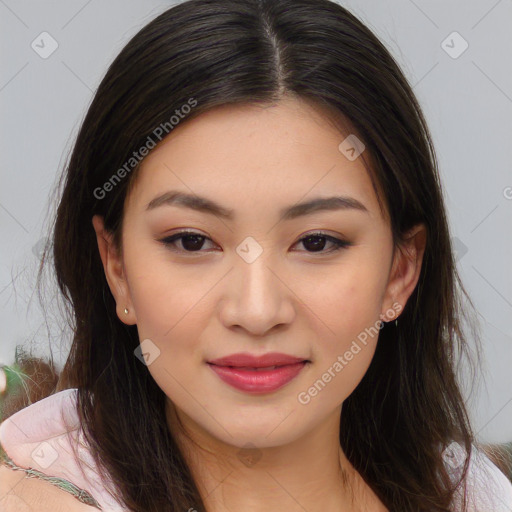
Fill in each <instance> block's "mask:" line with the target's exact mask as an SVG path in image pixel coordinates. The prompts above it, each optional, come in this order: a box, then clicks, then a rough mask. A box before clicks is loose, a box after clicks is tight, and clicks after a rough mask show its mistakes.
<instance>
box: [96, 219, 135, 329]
mask: <svg viewBox="0 0 512 512" xmlns="http://www.w3.org/2000/svg"><path fill="white" fill-rule="evenodd" d="M92 225H93V227H94V231H95V232H96V240H97V242H98V249H99V252H100V257H101V261H102V263H103V269H104V271H105V277H106V279H107V283H108V286H109V288H110V291H111V292H112V295H113V296H114V299H115V301H116V312H117V316H118V318H119V320H121V322H123V323H125V324H127V325H134V324H136V323H137V318H136V316H135V310H134V308H133V304H132V301H131V298H130V290H129V288H128V283H127V281H126V279H125V273H124V267H123V261H122V258H121V255H120V254H119V251H118V250H117V248H116V247H115V244H114V242H113V234H112V233H111V232H109V231H106V230H105V227H104V224H103V218H102V217H100V216H99V215H94V217H93V218H92ZM125 309H127V310H128V313H125Z"/></svg>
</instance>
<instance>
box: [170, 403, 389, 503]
mask: <svg viewBox="0 0 512 512" xmlns="http://www.w3.org/2000/svg"><path fill="white" fill-rule="evenodd" d="M340 409H341V407H340V408H339V409H336V410H335V411H334V412H333V414H332V415H331V416H330V417H329V418H328V419H327V420H326V421H325V422H323V423H322V424H321V425H319V426H318V427H317V428H316V429H315V430H314V431H312V432H309V433H307V434H306V435H304V436H303V437H301V438H299V439H296V440H294V441H292V442H290V443H288V444H286V445H280V446H272V447H268V446H266V447H261V448H258V447H256V446H254V445H253V444H251V443H246V444H245V445H243V446H242V447H238V446H233V445H230V444H226V443H224V442H222V441H220V440H219V439H215V438H213V437H212V436H210V435H209V434H208V432H206V431H205V430H203V429H202V428H200V427H199V426H198V425H197V424H196V423H194V422H193V421H192V420H191V419H190V418H189V417H187V416H185V415H184V414H183V413H181V412H180V413H178V414H177V412H176V409H175V408H174V406H172V405H171V404H170V402H168V407H167V416H168V422H169V427H170V429H171V432H172V433H173V436H174V438H175V439H176V442H177V443H178V446H179V447H180V449H181V452H182V453H183V456H184V457H185V460H186V462H187V464H188V466H189V468H190V470H191V473H192V475H193V477H194V480H195V482H196V485H197V486H198V489H199V492H200V494H201V497H202V499H203V502H204V504H205V506H206V510H207V511H208V512H226V511H228V510H244V511H250V512H264V511H265V512H267V511H268V510H288V511H294V512H295V511H297V512H304V511H305V510H307V511H308V512H316V511H318V512H320V511H322V512H331V511H332V512H334V511H336V512H339V511H340V510H342V511H344V512H355V511H357V510H368V511H369V510H372V511H373V510H378V509H373V508H368V507H369V505H370V502H369V501H367V500H368V496H369V494H368V492H366V494H365V497H364V498H363V497H362V493H361V489H362V486H364V482H363V481H362V479H361V477H360V475H359V474H358V473H357V472H356V471H355V469H354V468H353V466H352V465H351V464H350V462H349V461H348V459H347V458H346V456H345V454H344V453H343V450H342V449H341V447H340V444H339V426H340V422H339V419H340V412H341V411H340ZM370 494H371V493H370ZM371 499H372V500H373V501H374V500H375V498H374V497H371ZM384 510H385V509H384Z"/></svg>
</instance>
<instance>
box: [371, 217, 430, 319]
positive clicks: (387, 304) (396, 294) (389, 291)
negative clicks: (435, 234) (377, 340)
mask: <svg viewBox="0 0 512 512" xmlns="http://www.w3.org/2000/svg"><path fill="white" fill-rule="evenodd" d="M404 238H405V240H404V241H403V242H401V243H400V245H399V246H398V247H397V249H396V251H395V254H394V258H393V264H392V267H391V272H390V274H389V280H388V284H387V287H386V291H385V294H384V297H383V301H382V308H383V312H382V313H381V318H382V319H383V320H384V321H385V322H389V321H391V320H393V319H395V318H398V316H399V315H400V311H402V310H403V308H404V307H405V304H406V303H407V301H408V299H409V297H410V296H411V294H412V292H413V291H414V288H415V287H416V284H417V282H418V279H419V277H420V272H421V264H422V262H423V254H424V253H425V246H426V241H427V229H426V227H425V225H424V224H418V225H416V226H414V227H413V228H412V229H410V230H409V231H408V232H407V233H406V235H405V237H404ZM391 311H395V313H396V314H395V316H394V317H393V316H392V317H390V312H391Z"/></svg>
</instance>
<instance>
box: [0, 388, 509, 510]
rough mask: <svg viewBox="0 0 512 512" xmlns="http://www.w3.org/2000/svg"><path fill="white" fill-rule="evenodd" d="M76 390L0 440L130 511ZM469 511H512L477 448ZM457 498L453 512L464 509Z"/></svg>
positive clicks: (21, 459)
mask: <svg viewBox="0 0 512 512" xmlns="http://www.w3.org/2000/svg"><path fill="white" fill-rule="evenodd" d="M76 391H77V390H76V389H66V390H64V391H60V392H58V393H55V394H54V395H51V396H49V397H47V398H45V399H43V400H41V401H39V402H36V403H34V404H32V405H30V406H28V407H26V408H25V409H22V410H21V411H19V412H17V413H16V414H14V415H12V416H11V417H9V418H7V419H6V420H5V421H4V422H3V423H1V424H0V444H1V445H2V446H3V448H4V450H5V452H6V453H7V455H8V456H9V457H10V459H11V460H12V461H13V462H14V463H15V464H16V465H17V466H19V467H21V468H33V469H35V470H37V471H39V472H41V473H44V474H45V475H49V476H53V477H57V478H59V479H64V480H66V481H68V482H71V483H72V484H74V485H75V486H76V487H78V488H80V489H82V490H85V491H87V492H88V493H89V494H90V495H91V496H92V497H93V498H94V499H95V500H96V501H97V502H98V504H99V505H100V507H101V508H102V509H103V510H105V511H108V512H128V511H127V508H126V507H125V506H123V503H122V502H121V501H118V500H116V498H115V497H114V494H115V486H114V484H113V483H112V481H111V480H110V479H108V480H106V481H105V480H102V479H101V477H100V475H99V472H98V469H97V466H96V465H95V463H94V460H93V458H92V456H91V453H90V449H89V448H88V446H87V444H86V442H85V440H84V438H83V433H82V431H81V429H79V428H78V427H79V421H78V416H77V412H76V409H75V406H76ZM451 449H452V451H451V457H450V458H448V459H447V468H448V470H449V471H450V472H451V473H452V474H453V475H454V477H455V476H457V473H458V472H460V471H461V469H462V467H461V464H460V462H461V461H463V456H464V451H463V450H462V447H461V446H460V445H458V444H456V443H452V445H451ZM467 482H468V493H469V508H468V512H491V511H492V512H512V483H511V482H510V481H509V480H508V479H507V478H506V476H505V475H504V474H503V473H502V472H501V471H500V470H499V469H498V468H497V467H496V466H495V465H494V464H493V463H492V462H491V461H490V459H489V458H488V457H487V456H486V455H485V454H484V453H483V452H482V451H479V450H478V449H476V448H475V451H474V454H473V455H472V457H471V462H470V466H469V472H468V476H467ZM459 499H460V496H456V497H455V503H454V508H453V510H454V512H458V511H459V510H461V507H460V502H459Z"/></svg>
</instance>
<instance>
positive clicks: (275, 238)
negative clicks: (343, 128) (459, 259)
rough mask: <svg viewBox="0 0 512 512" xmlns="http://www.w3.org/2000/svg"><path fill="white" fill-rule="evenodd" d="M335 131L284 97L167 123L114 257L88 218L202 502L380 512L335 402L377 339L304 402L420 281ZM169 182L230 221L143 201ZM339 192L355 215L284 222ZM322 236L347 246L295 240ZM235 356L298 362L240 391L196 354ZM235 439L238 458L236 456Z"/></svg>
mask: <svg viewBox="0 0 512 512" xmlns="http://www.w3.org/2000/svg"><path fill="white" fill-rule="evenodd" d="M346 135H347V134H344V135H342V134H340V132H339V130H338V129H336V128H335V127H334V126H332V125H331V124H329V123H328V122H326V119H325V116H324V115H323V113H322V112H321V111H319V110H317V109H315V108H312V107H311V106H310V105H308V104H306V103H304V102H299V101H297V100H290V99H287V100H283V101H281V102H279V103H278V104H277V105H274V106H272V107H268V108H263V109H262V108H260V107H255V106H228V107H221V108H218V109H215V110H212V111H210V112H208V113H206V114H203V115H201V116H198V117H197V118H195V119H193V120H191V121H190V122H188V123H187V122H186V123H183V124H182V125H178V126H177V127H176V128H175V129H174V131H173V132H171V133H170V135H169V136H168V137H167V139H165V141H164V143H163V144H162V145H160V146H159V147H158V148H156V149H155V150H154V151H153V152H152V153H151V154H150V155H149V156H148V157H147V158H146V159H145V160H144V161H143V163H142V166H141V168H140V170H139V174H138V175H137V178H136V182H135V186H134V188H133V189H132V190H131V193H130V195H129V197H128V198H127V201H126V203H125V211H124V220H123V232H122V243H123V251H122V253H120V252H118V251H117V250H116V248H115V247H114V245H113V243H112V237H111V235H110V233H107V232H106V231H104V229H103V222H102V219H101V217H98V216H95V217H94V218H93V226H94V229H95V230H96V234H97V241H98V248H99V252H100V255H101V258H102V262H103V265H104V269H105V274H106V277H107V281H108V283H109V286H110V289H111V291H112V294H113V295H114V297H115V300H116V303H117V314H118V316H119V318H120V320H121V321H123V322H124V323H126V324H128V325H134V324H136V325H137V329H138V332H139V337H140V340H141V342H142V341H143V340H147V339H149V340H150V342H151V347H152V350H157V351H158V354H157V352H155V351H154V354H155V358H154V360H152V362H151V363H150V364H149V365H148V371H149V372H150V373H151V375H152V376H153V378H154V379H155V381H156V382H157V384H158V385H159V386H160V387H161V389H162V390H163V391H164V392H165V394H166V396H167V397H168V403H167V406H168V407H167V410H168V424H169V428H170V429H171V431H172V432H173V433H174V434H175V436H176V438H177V440H178V442H179V443H180V445H181V447H182V450H183V452H184V454H185V456H186V458H187V461H188V464H189V466H190V468H191V471H192V473H193V474H194V477H195V480H196V482H198V486H199V488H200V492H201V494H202V497H203V501H204V502H205V504H206V507H207V510H208V512H224V511H233V510H244V511H248V512H263V511H265V512H266V511H268V510H289V511H294V512H295V511H297V512H299V511H300V512H304V510H306V511H308V512H317V511H318V512H319V511H322V512H331V511H332V512H334V511H339V510H344V511H347V512H349V511H352V512H355V511H358V510H361V511H362V510H365V511H369V512H382V511H385V510H386V508H385V507H384V506H383V504H382V503H381V502H380V501H379V500H378V499H377V498H376V496H375V495H374V494H373V492H372V491H371V489H370V488H369V486H368V485H367V484H366V483H364V481H363V479H362V477H361V476H360V475H359V474H358V473H357V471H355V470H354V468H353V467H352V466H351V464H350V463H349V461H348V460H347V458H346V456H345V454H344V453H343V451H342V450H341V448H340V446H339V427H340V414H341V407H342V404H343V401H344V400H345V399H346V398H347V397H348V396H349V395H350V394H351V393H352V391H353V390H354V389H355V387H356V386H357V384H358V383H359V382H360V380H361V379H362V378H363V376H364V374H365V372H366V371H367V369H368V366H369V364H370V362H371V360H372V357H373V354H374V352H375V348H376V343H377V339H378V336H377V335H376V334H371V335H370V336H369V337H368V338H367V340H366V342H365V344H364V345H363V344H361V343H360V345H361V346H360V348H361V350H359V351H358V352H357V353H356V354H355V355H354V356H353V357H350V360H347V361H346V363H347V364H346V365H344V367H343V369H342V370H341V371H337V373H335V374H334V376H333V375H332V373H331V377H332V378H331V379H329V382H328V383H327V384H326V385H325V387H323V389H321V390H320V391H319V392H318V393H317V394H316V395H313V394H312V393H309V392H308V390H309V389H310V388H311V386H312V385H313V384H314V383H315V382H317V381H318V380H319V379H323V382H324V383H325V377H324V375H325V373H326V372H328V370H329V369H330V368H331V372H332V368H333V364H334V363H335V362H336V361H337V360H338V359H337V358H338V356H339V355H343V354H347V352H348V351H350V350H351V347H353V341H354V340H356V339H357V337H358V335H360V333H362V332H365V329H368V328H370V327H371V326H375V325H378V322H379V320H380V319H382V318H384V319H385V320H386V321H392V320H394V318H396V316H398V314H399V311H401V308H403V307H404V306H405V304H406V302H407V300H408V298H409V296H410V295H411V293H412V292H413V290H414V288H415V286H416V284H417V280H418V278H419V274H420V269H421V261H422V257H423V252H424V247H425V241H426V230H425V227H424V226H422V225H420V226H416V227H415V228H414V229H413V230H411V232H410V233H409V236H408V238H407V240H406V241H405V242H404V244H403V247H402V249H403V250H402V251H400V250H396V251H395V252H393V245H392V237H391V230H390V225H389V220H388V218H387V212H384V213H383V212H381V211H380V209H379V205H378V201H377V197H376V195H375V192H374V190H373V188H372V185H371V181H370V177H369V176H368V174H367V171H366V169H365V167H364V164H363V161H362V158H361V157H359V158H357V159H355V160H353V161H350V160H349V159H348V158H347V157H346V156H345V155H344V154H343V153H342V152H341V151H340V150H339V149H338V146H339V144H340V143H341V142H342V141H343V140H344V138H345V137H346ZM171 190H173V191H179V192H183V193H187V194H193V195H198V196H203V197H206V198H208V199H210V200H212V201H215V202H216V203H218V204H220V205H222V206H223V207H224V208H225V209H230V210H233V212H234V218H233V219H231V220H230V219H227V218H221V217H220V216H219V215H211V214H208V213H206V212H201V211H197V210H193V209H190V208H183V207H179V206H177V205H176V204H173V205H170V204H169V203H168V202H167V203H166V202H165V201H159V202H160V204H159V205H157V206H155V207H154V208H149V209H148V205H149V204H150V203H151V202H152V201H153V200H155V199H156V198H157V197H159V196H161V195H162V194H163V193H164V192H166V191H171ZM335 195H336V196H341V195H344V196H350V197H352V198H355V199H357V200H358V201H359V202H360V203H362V204H363V205H364V207H365V208H366V211H363V210H361V209H344V210H332V209H331V210H322V211H319V210H317V211H314V212H312V213H310V214H309V215H306V216H300V217H296V218H293V219H284V220H279V218H280V212H281V210H282V209H284V208H288V207H290V206H292V205H296V204H297V203H299V202H303V201H306V200H311V199H313V198H317V197H330V196H335ZM153 204H155V203H153ZM183 230H189V231H193V232H194V233H195V234H196V235H198V236H202V237H205V238H204V244H203V245H202V247H200V249H199V250H198V251H191V250H190V249H189V250H187V248H186V247H185V246H184V245H183V241H184V240H183V239H181V240H177V241H174V243H173V244H172V246H171V245H170V244H169V242H168V243H167V245H166V244H165V243H164V242H163V240H164V239H166V238H168V237H169V236H171V235H173V234H176V233H181V232H182V231H183ZM318 231H321V232H323V233H325V234H326V235H328V236H332V237H336V238H338V239H344V240H348V241H350V242H351V245H350V246H348V247H345V248H343V249H340V250H339V251H333V250H332V247H333V244H332V243H331V242H329V241H327V242H326V244H325V246H324V248H323V250H320V251H318V252H317V251H315V250H314V249H313V250H312V249H311V244H308V245H306V244H305V243H304V238H305V237H306V235H310V234H312V233H316V232H318ZM249 236H250V237H252V239H253V240H255V241H256V242H257V244H258V246H259V247H260V248H261V251H262V252H261V254H260V255H259V256H258V257H257V258H255V259H254V260H253V261H251V262H250V263H248V262H247V261H246V260H245V259H244V258H242V257H241V256H240V255H239V253H238V252H237V248H238V247H240V246H242V247H247V246H246V245H244V244H243V242H244V241H246V240H247V237H249ZM187 247H189V246H187ZM251 250H252V249H251ZM397 304H398V305H399V309H398V310H397V309H396V308H395V305H397ZM125 308H126V311H127V312H125ZM390 311H391V312H392V313H393V314H392V315H390V314H389V312H390ZM155 347H156V349H155ZM237 352H249V353H251V354H258V355H259V354H265V353H268V352H283V353H285V354H290V355H294V356H297V357H301V358H304V359H308V360H309V361H310V363H308V365H307V366H306V367H305V368H304V369H303V370H302V371H301V373H300V374H299V375H298V376H297V377H295V378H294V379H293V380H292V381H290V382H289V383H287V384H286V385H284V386H283V387H282V388H280V389H278V390H276V391H274V392H269V393H265V394H263V395H250V394H248V393H246V392H243V391H240V390H238V389H235V388H233V387H231V386H230V385H228V384H226V383H225V382H223V381H222V380H221V379H219V378H218V376H217V375H216V374H215V373H214V372H213V371H212V370H211V367H210V366H209V365H208V364H207V362H208V361H209V360H211V359H213V358H217V357H222V356H226V355H229V354H233V353H237ZM156 354H157V355H156ZM301 393H302V395H301ZM299 396H303V397H306V398H307V397H309V400H307V401H306V402H305V401H304V400H303V401H302V402H301V401H300V400H299V399H298V397H299ZM178 419H179V424H180V426H181V425H182V426H183V428H184V429H185V431H186V432H187V435H183V433H182V431H181V429H180V428H178V427H179V425H178ZM191 439H192V441H191ZM198 446H200V447H201V448H198ZM248 446H251V447H254V448H253V449H252V450H253V451H252V455H253V456H254V462H253V463H251V464H249V465H248V464H247V463H246V462H247V461H246V462H245V463H244V462H243V461H242V458H243V457H241V453H245V452H243V450H246V451H247V447H248ZM208 452H210V453H211V455H209V454H208Z"/></svg>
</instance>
